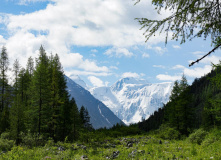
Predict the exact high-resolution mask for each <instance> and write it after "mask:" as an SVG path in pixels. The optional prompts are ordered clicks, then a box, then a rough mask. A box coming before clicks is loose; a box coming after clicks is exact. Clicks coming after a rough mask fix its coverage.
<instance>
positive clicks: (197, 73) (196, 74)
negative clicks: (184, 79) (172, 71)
mask: <svg viewBox="0 0 221 160" xmlns="http://www.w3.org/2000/svg"><path fill="white" fill-rule="evenodd" d="M211 70H212V67H211V65H205V66H204V67H203V68H201V67H196V68H193V69H190V68H184V74H185V75H186V76H189V77H193V78H200V77H202V76H204V75H206V74H207V73H209V72H211Z"/></svg>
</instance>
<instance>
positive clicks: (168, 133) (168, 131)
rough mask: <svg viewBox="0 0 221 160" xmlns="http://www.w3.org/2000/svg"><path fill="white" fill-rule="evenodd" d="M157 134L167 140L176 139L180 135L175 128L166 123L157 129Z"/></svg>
mask: <svg viewBox="0 0 221 160" xmlns="http://www.w3.org/2000/svg"><path fill="white" fill-rule="evenodd" d="M157 134H158V136H159V138H162V139H168V140H172V139H178V138H179V135H180V133H179V131H177V130H175V129H174V128H171V127H170V126H169V125H167V124H162V125H161V126H160V128H159V129H158V130H157Z"/></svg>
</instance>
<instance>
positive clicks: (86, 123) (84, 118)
mask: <svg viewBox="0 0 221 160" xmlns="http://www.w3.org/2000/svg"><path fill="white" fill-rule="evenodd" d="M80 118H81V122H82V125H83V127H84V128H86V129H88V130H91V129H92V125H91V123H90V116H89V113H88V110H87V109H86V108H85V107H84V106H82V107H81V108H80Z"/></svg>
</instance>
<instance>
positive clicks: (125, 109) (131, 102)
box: [90, 78, 173, 124]
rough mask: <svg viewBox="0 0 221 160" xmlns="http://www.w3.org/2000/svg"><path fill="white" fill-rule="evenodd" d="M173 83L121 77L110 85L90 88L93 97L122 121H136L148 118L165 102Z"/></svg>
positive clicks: (128, 122)
mask: <svg viewBox="0 0 221 160" xmlns="http://www.w3.org/2000/svg"><path fill="white" fill-rule="evenodd" d="M172 87H173V83H170V82H168V83H157V84H151V83H148V82H147V81H146V80H139V79H135V78H123V79H120V80H119V81H117V82H116V83H115V84H113V85H112V86H111V87H97V88H91V89H90V92H91V94H92V95H94V97H95V98H97V99H99V100H100V101H102V102H103V103H104V104H105V105H106V106H107V107H109V108H110V109H111V110H112V111H113V112H114V114H115V115H116V116H118V117H119V118H120V119H121V120H123V122H124V123H126V124H130V123H136V122H139V121H141V119H142V117H143V118H145V119H146V118H148V117H149V116H150V115H151V114H152V113H153V112H154V111H156V110H157V109H158V108H160V107H162V106H163V104H164V103H167V102H168V100H169V96H170V93H171V90H172Z"/></svg>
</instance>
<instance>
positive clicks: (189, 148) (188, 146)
mask: <svg viewBox="0 0 221 160" xmlns="http://www.w3.org/2000/svg"><path fill="white" fill-rule="evenodd" d="M195 133H197V134H196V135H199V131H196V132H195ZM196 135H192V136H191V135H190V137H189V138H186V139H184V140H164V139H160V138H158V136H157V135H145V134H143V135H137V136H127V137H119V138H106V139H105V138H104V140H102V141H95V140H93V139H91V141H90V142H89V143H81V142H75V143H62V142H58V143H56V144H54V143H51V142H48V143H46V144H45V146H42V147H34V148H29V147H25V146H15V145H14V146H13V147H12V148H11V150H10V151H7V152H1V154H0V159H3V160H48V159H51V160H61V159H63V160H72V159H73V160H75V159H76V160H81V159H82V156H85V157H87V158H88V159H90V160H100V159H101V160H102V159H116V160H128V159H131V160H168V159H170V160H173V159H174V160H175V159H184V160H192V159H193V160H194V159H196V160H204V159H205V160H207V159H208V160H209V159H213V160H220V159H221V131H220V130H213V131H211V132H209V133H207V135H206V136H205V138H204V139H203V140H202V142H201V143H198V141H196V143H195V141H194V140H193V139H194V138H193V137H195V138H196V139H197V138H198V137H197V136H196ZM85 159H86V158H85Z"/></svg>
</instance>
